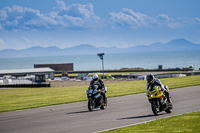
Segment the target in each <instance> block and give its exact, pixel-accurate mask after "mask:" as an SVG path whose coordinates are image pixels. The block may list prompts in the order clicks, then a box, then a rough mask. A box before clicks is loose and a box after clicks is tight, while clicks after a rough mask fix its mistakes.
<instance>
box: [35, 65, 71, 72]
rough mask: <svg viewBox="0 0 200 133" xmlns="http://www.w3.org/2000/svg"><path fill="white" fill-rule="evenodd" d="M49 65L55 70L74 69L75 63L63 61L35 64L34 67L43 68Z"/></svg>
mask: <svg viewBox="0 0 200 133" xmlns="http://www.w3.org/2000/svg"><path fill="white" fill-rule="evenodd" d="M43 67H49V68H51V69H53V70H55V71H62V72H65V71H66V72H68V71H74V64H73V63H62V64H34V68H43Z"/></svg>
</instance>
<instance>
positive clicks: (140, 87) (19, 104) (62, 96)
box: [0, 76, 200, 112]
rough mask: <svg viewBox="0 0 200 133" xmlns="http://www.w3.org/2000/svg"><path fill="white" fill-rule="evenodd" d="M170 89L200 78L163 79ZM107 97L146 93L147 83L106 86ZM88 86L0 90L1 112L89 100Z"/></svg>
mask: <svg viewBox="0 0 200 133" xmlns="http://www.w3.org/2000/svg"><path fill="white" fill-rule="evenodd" d="M161 82H162V83H163V84H164V85H168V86H169V88H170V89H174V88H180V87H186V86H196V85H200V76H188V77H181V78H166V79H161ZM106 86H107V87H108V92H107V97H116V96H123V95H130V94H137V93H143V92H145V91H146V81H127V82H119V83H112V84H106ZM87 87H88V86H73V87H50V88H16V89H0V112H7V111H14V110H21V109H29V108H36V107H42V106H49V105H58V104H64V103H72V102H79V101H85V100H87V96H86V89H87Z"/></svg>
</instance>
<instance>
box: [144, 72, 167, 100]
mask: <svg viewBox="0 0 200 133" xmlns="http://www.w3.org/2000/svg"><path fill="white" fill-rule="evenodd" d="M146 79H147V89H146V90H147V91H148V90H149V89H150V88H151V87H154V85H158V86H160V88H161V90H162V91H164V93H165V94H166V96H167V100H168V102H169V103H171V100H170V95H169V92H168V91H167V90H166V89H168V87H167V86H164V85H163V84H162V83H161V81H160V80H159V79H158V78H155V77H154V75H153V74H148V75H147V76H146Z"/></svg>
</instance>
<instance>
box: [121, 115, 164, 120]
mask: <svg viewBox="0 0 200 133" xmlns="http://www.w3.org/2000/svg"><path fill="white" fill-rule="evenodd" d="M159 115H164V114H159ZM159 115H158V116H159ZM146 117H156V116H155V115H153V114H151V115H142V116H134V117H125V118H119V119H117V120H124V119H137V118H146Z"/></svg>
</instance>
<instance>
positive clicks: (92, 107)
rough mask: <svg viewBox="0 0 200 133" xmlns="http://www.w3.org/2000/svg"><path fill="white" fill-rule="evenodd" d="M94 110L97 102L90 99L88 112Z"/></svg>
mask: <svg viewBox="0 0 200 133" xmlns="http://www.w3.org/2000/svg"><path fill="white" fill-rule="evenodd" d="M94 108H95V102H94V100H93V99H89V100H88V110H89V111H93V110H94Z"/></svg>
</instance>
